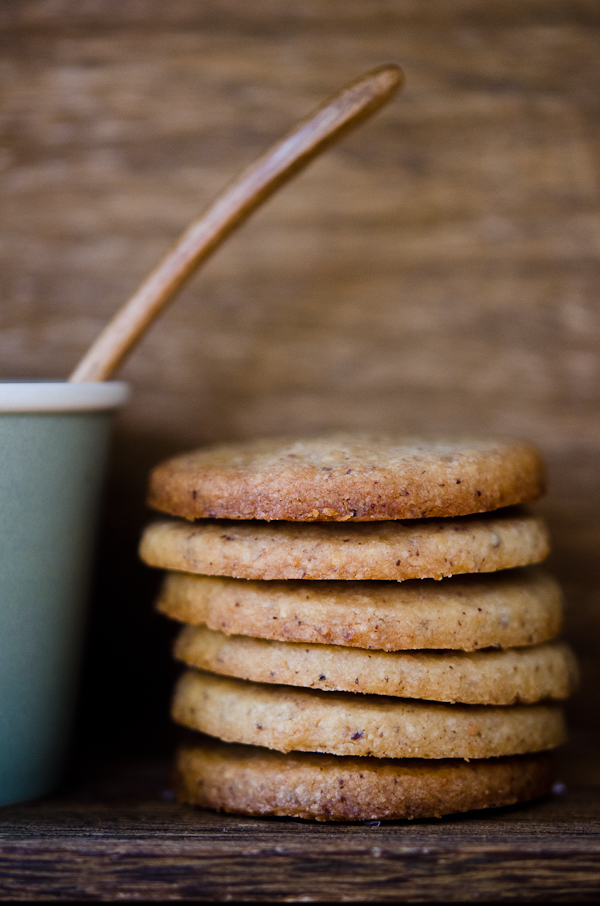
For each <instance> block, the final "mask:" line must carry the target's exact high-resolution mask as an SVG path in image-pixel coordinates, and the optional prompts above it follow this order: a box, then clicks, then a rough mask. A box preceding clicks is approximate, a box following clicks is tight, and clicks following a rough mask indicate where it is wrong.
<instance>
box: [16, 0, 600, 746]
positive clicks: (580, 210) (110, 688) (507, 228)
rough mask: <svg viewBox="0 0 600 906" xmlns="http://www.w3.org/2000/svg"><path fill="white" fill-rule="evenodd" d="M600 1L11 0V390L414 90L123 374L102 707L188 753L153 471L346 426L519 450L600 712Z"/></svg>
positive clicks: (582, 704)
mask: <svg viewBox="0 0 600 906" xmlns="http://www.w3.org/2000/svg"><path fill="white" fill-rule="evenodd" d="M599 26H600V7H598V5H597V4H595V3H593V2H585V0H580V2H576V0H573V2H566V0H565V2H558V0H544V2H542V0H522V2H516V0H506V2H503V0H489V2H486V0H426V2H422V3H416V2H413V0H369V2H368V3H365V2H364V0H343V2H342V0H330V2H327V3H325V2H322V0H305V2H303V3H301V4H298V3H292V2H291V0H279V2H275V0H255V2H252V3H248V4H243V3H237V2H233V0H203V2H201V3H198V2H195V0H172V2H169V3H164V2H161V0H119V2H116V0H88V2H77V3H73V2H68V0H22V2H18V0H17V2H11V0H5V2H4V3H3V4H2V5H1V7H0V42H1V49H0V83H1V97H0V120H1V130H2V136H3V138H2V148H1V149H0V177H1V198H2V214H1V223H0V274H1V285H2V305H1V306H0V376H1V377H3V378H10V377H38V378H39V377H52V378H61V377H64V376H66V375H67V374H68V373H69V371H70V370H71V368H72V367H73V366H74V364H75V363H76V361H77V360H78V358H79V356H80V355H81V354H82V352H83V351H84V349H85V348H86V347H87V345H88V344H89V343H90V342H91V340H92V339H93V338H94V337H95V336H96V334H97V333H98V331H99V330H100V328H101V327H102V325H103V324H104V323H105V322H106V320H107V319H108V317H109V316H110V315H111V313H112V312H113V311H114V310H115V309H116V308H117V306H118V305H119V304H120V303H121V302H122V300H124V299H125V298H126V297H127V295H128V294H129V293H130V292H131V291H132V290H133V289H134V288H135V287H136V285H137V283H138V282H139V281H140V280H141V279H142V278H143V277H144V276H145V274H146V273H147V272H148V270H149V269H150V268H151V267H152V266H153V265H154V263H155V262H156V261H157V259H158V258H159V257H160V256H161V255H162V253H163V252H164V250H165V249H166V248H167V247H168V245H169V244H170V243H171V242H172V241H173V240H174V239H175V238H176V237H177V235H178V234H179V233H180V232H181V231H182V230H183V228H184V227H185V226H186V225H187V223H188V222H189V221H190V220H191V219H192V218H193V217H195V216H196V215H197V214H198V213H199V212H200V211H201V210H202V208H203V207H204V206H205V205H206V204H207V203H208V202H209V201H210V200H211V198H212V197H213V196H214V195H215V194H216V193H217V192H218V191H219V190H220V188H221V187H222V185H223V184H224V183H225V182H227V181H228V180H229V179H230V178H231V177H232V176H234V175H235V174H236V172H237V171H238V170H239V169H240V168H241V167H243V166H244V165H246V164H247V163H248V162H249V161H250V160H252V158H253V157H254V156H255V155H256V154H258V153H259V152H260V151H261V150H263V149H264V148H265V147H266V146H267V145H268V144H269V143H270V142H271V141H273V140H274V139H275V138H277V137H278V136H279V135H280V134H281V133H282V132H283V131H284V130H286V129H287V128H288V127H289V126H290V125H291V124H292V123H293V122H294V121H295V120H296V119H297V118H298V117H300V116H302V115H304V114H306V113H307V112H308V111H309V110H310V109H311V107H313V106H314V105H316V104H317V103H318V102H320V100H321V99H322V98H323V97H324V96H327V95H328V94H329V93H331V92H333V91H335V90H337V89H338V88H339V87H340V86H341V85H342V84H343V83H344V82H345V81H347V80H348V79H350V78H352V77H354V76H355V75H357V74H358V73H360V72H361V71H363V70H365V69H368V68H371V67H372V66H374V65H377V64H379V63H382V62H388V61H394V62H399V63H400V64H401V65H402V66H403V67H404V69H405V72H406V78H407V81H406V88H405V91H404V92H403V94H402V95H401V96H400V97H399V98H397V99H396V100H395V101H394V102H393V103H392V104H391V105H390V106H389V107H388V108H386V109H385V110H384V111H382V112H381V113H380V114H379V115H378V116H377V118H376V119H374V120H373V121H372V122H370V123H368V124H366V125H365V126H363V127H362V128H361V129H360V130H359V131H358V132H356V133H354V134H353V135H352V136H350V137H348V138H347V139H346V140H345V141H344V142H343V144H341V145H340V146H338V147H336V148H335V149H333V150H332V151H331V152H330V153H329V154H328V155H327V156H326V157H325V158H323V159H321V160H319V161H317V162H316V163H315V164H314V165H313V166H312V168H311V169H310V170H309V171H307V172H306V173H305V174H304V175H303V176H302V177H301V178H300V179H299V180H298V181H297V182H296V183H294V184H293V185H291V186H289V187H287V188H286V189H285V190H284V191H282V192H281V194H280V195H279V196H278V197H276V198H275V199H274V200H273V201H272V202H270V203H269V204H268V206H267V207H266V208H265V209H264V210H262V211H261V212H260V213H259V214H258V215H257V216H256V217H255V218H254V219H253V220H252V221H251V222H250V223H249V224H247V225H246V227H245V228H244V229H243V231H241V232H240V233H239V234H238V235H237V236H235V237H234V238H233V239H232V240H230V242H229V243H228V245H227V246H226V247H225V248H224V249H223V250H222V251H221V252H219V253H218V255H217V256H216V257H215V258H214V259H213V260H212V261H211V262H210V263H209V264H208V266H207V267H206V268H205V269H204V271H203V272H202V273H201V274H200V275H198V276H197V277H196V278H195V279H194V281H193V282H192V283H191V284H190V286H189V287H188V288H187V289H186V290H185V292H184V293H183V294H182V295H181V297H180V298H179V299H178V300H177V301H176V302H175V304H174V305H173V307H172V309H171V310H170V311H169V312H168V313H167V315H166V316H165V317H163V318H162V320H161V321H160V322H159V324H158V325H157V326H156V327H155V328H154V329H153V330H152V332H151V333H150V334H149V335H148V337H147V338H146V340H145V342H144V343H143V345H142V346H141V347H140V348H139V349H138V351H137V352H136V353H135V355H134V356H133V357H132V359H131V360H130V362H129V363H128V364H127V366H126V367H125V369H124V370H123V376H124V377H125V378H127V379H128V380H130V381H131V383H132V385H133V389H134V396H133V400H132V402H131V404H130V405H129V407H128V408H127V410H126V411H125V412H123V414H122V416H121V417H120V418H119V422H118V426H117V432H116V439H115V445H114V452H113V458H112V463H111V472H110V480H109V493H108V502H107V508H106V513H105V521H104V531H103V539H104V540H103V545H102V552H101V556H100V562H99V573H98V575H99V578H98V583H97V592H96V601H95V605H94V612H93V617H92V626H91V641H90V650H89V654H88V659H87V664H86V682H85V687H84V695H83V699H82V708H81V727H80V737H81V738H82V739H85V740H87V743H86V744H88V743H89V744H90V745H93V746H94V747H97V746H99V745H103V744H105V745H106V746H108V747H111V746H112V747H113V748H114V747H115V746H120V747H126V746H128V745H131V746H134V747H135V746H138V747H140V746H141V747H149V746H150V747H156V746H159V745H160V744H162V743H161V741H162V742H164V744H165V745H166V744H168V743H169V731H168V730H167V724H166V721H165V717H164V715H165V713H166V703H167V698H168V687H169V684H170V682H171V678H172V675H173V667H172V665H171V664H170V661H169V656H168V650H167V648H168V646H167V642H166V639H167V638H168V637H169V634H170V633H171V629H170V627H167V626H166V624H165V622H164V621H162V620H161V619H160V618H158V617H156V616H154V615H153V614H152V613H151V611H150V599H151V595H152V592H153V588H154V587H155V583H156V577H154V576H153V575H150V574H149V573H148V572H147V571H145V570H143V569H142V568H141V567H140V566H139V565H137V563H136V559H135V546H136V539H137V537H138V535H139V531H140V527H141V525H142V524H143V522H144V520H146V519H147V518H148V514H147V513H146V512H145V510H144V506H143V494H144V485H145V481H146V475H147V472H148V469H149V468H150V466H151V465H152V464H153V463H155V462H156V461H158V460H159V459H161V458H162V457H163V456H165V455H167V454H170V453H172V452H174V451H180V450H184V449H186V448H190V447H193V446H197V445H200V444H204V443H207V442H213V441H219V440H223V439H236V438H244V437H253V436H257V435H261V434H276V433H283V432H285V433H287V432H314V431H316V430H322V429H330V428H341V427H343V428H380V429H390V430H404V429H407V430H410V431H414V430H416V431H427V432H432V431H447V430H452V431H463V430H465V431H478V432H489V431H493V432H497V431H500V432H510V433H514V434H518V435H522V436H525V437H528V438H530V439H532V440H534V441H535V442H537V443H538V444H539V445H540V446H541V448H542V449H543V451H544V453H545V455H546V457H547V459H548V463H549V467H550V476H551V493H550V495H549V497H548V499H547V501H546V502H545V503H544V504H543V510H544V512H546V513H547V515H548V517H549V519H550V523H551V528H552V531H553V535H554V540H555V554H554V555H553V562H552V565H553V568H554V570H555V572H556V573H557V574H558V575H559V577H560V578H561V579H562V580H563V582H564V583H565V587H566V589H567V593H568V598H569V603H570V613H569V624H568V634H569V636H570V638H572V639H573V641H574V643H575V645H576V646H577V649H578V651H579V654H580V656H581V658H582V662H583V666H584V693H583V694H582V695H580V696H579V698H578V699H577V700H576V701H575V702H574V704H573V707H572V709H571V710H572V720H573V722H574V724H576V725H580V726H586V725H587V726H591V725H592V724H593V722H594V721H597V717H598V714H599V713H600V670H599V668H598V666H597V664H598V647H599V643H600V600H599V598H600V595H599V591H598V588H599V585H598V580H599V578H600V565H599V563H598V559H599V558H598V542H599V541H600V528H599V525H598V512H599V510H600V487H599V482H598V471H599V470H598V456H599V453H600V410H599V405H598V404H599V401H600V381H599V375H600V308H599V305H598V296H599V292H598V290H599V288H600V270H599V267H598V261H599V255H600V215H599V212H598V200H599V180H598V156H599V134H600V129H599V126H598V123H599V119H598V107H599V104H600V100H599V99H600V78H599V77H600V54H599V52H598V50H599V46H600V42H599V37H600V28H599Z"/></svg>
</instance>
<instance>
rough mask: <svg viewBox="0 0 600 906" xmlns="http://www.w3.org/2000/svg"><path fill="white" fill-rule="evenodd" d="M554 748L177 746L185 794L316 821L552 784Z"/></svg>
mask: <svg viewBox="0 0 600 906" xmlns="http://www.w3.org/2000/svg"><path fill="white" fill-rule="evenodd" d="M553 780H554V770H553V763H552V758H551V756H549V755H548V753H543V754H538V755H517V756H515V757H512V758H493V759H484V760H481V761H471V762H465V761H458V760H443V761H423V760H419V759H397V760H394V759H375V758H352V757H348V756H339V755H337V756H336V755H317V754H314V753H312V752H311V753H305V752H302V753H299V752H290V753H288V754H286V755H283V754H282V753H280V752H272V751H269V750H268V749H263V748H259V747H256V746H242V745H235V744H234V745H232V744H231V743H223V742H217V741H216V740H209V739H206V738H201V739H200V741H199V742H198V743H196V744H195V745H194V744H189V745H184V746H182V747H181V748H180V749H179V752H178V753H177V762H176V769H175V790H176V792H177V795H178V797H179V799H180V801H181V802H185V803H188V804H191V805H198V806H201V807H203V808H213V809H219V810H222V811H226V812H237V813H238V814H240V813H241V814H244V815H257V816H260V815H286V816H288V817H291V818H308V819H313V820H316V821H365V820H386V819H387V820H390V819H402V818H404V819H406V818H408V819H412V818H433V817H435V818H439V817H441V816H442V815H447V814H452V813H454V812H465V811H470V810H471V809H482V808H490V807H495V806H503V805H512V804H513V803H515V802H526V801H527V800H530V799H535V798H537V797H538V796H544V795H546V794H547V793H549V792H550V789H551V785H552V782H553Z"/></svg>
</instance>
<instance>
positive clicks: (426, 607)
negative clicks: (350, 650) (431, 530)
mask: <svg viewBox="0 0 600 906" xmlns="http://www.w3.org/2000/svg"><path fill="white" fill-rule="evenodd" d="M156 606H157V608H158V610H160V611H161V613H164V614H165V615H166V616H169V617H171V618H172V619H175V620H179V621H180V622H182V623H190V624H193V625H196V626H197V625H202V624H206V625H207V626H208V627H209V628H210V629H219V630H221V631H223V632H226V633H228V634H229V635H250V636H256V637H258V638H264V639H276V640H278V641H282V642H322V643H327V644H330V645H345V646H350V647H356V648H368V649H381V650H384V651H399V650H401V649H423V648H444V649H462V650H464V651H473V650H476V649H478V648H488V647H490V646H498V647H500V648H515V647H518V646H521V645H535V644H538V643H540V642H545V641H547V640H548V639H553V638H555V637H556V636H557V635H559V634H560V631H561V628H562V594H561V590H560V587H559V585H558V583H557V582H556V581H555V580H554V579H553V578H552V577H551V576H550V575H548V573H546V572H544V570H542V569H541V568H539V567H529V568H524V569H520V570H509V571H505V572H499V573H494V574H492V575H478V576H477V575H475V576H455V577H454V578H452V579H444V581H443V582H435V581H433V580H432V579H414V580H411V581H408V582H327V581H324V582H306V581H304V582H302V581H293V580H290V581H288V582H252V581H248V580H247V579H224V578H220V577H216V576H195V575H191V574H190V573H176V572H173V573H169V574H168V575H167V576H166V577H165V581H164V583H163V586H162V589H161V592H160V595H159V598H158V601H157V605H156Z"/></svg>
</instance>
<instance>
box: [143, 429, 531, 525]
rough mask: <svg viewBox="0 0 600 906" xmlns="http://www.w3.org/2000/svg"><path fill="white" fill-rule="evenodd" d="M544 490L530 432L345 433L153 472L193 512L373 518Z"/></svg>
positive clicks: (158, 484)
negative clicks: (523, 435)
mask: <svg viewBox="0 0 600 906" xmlns="http://www.w3.org/2000/svg"><path fill="white" fill-rule="evenodd" d="M544 490H545V474H544V465H543V462H542V459H541V457H540V454H539V453H538V451H537V450H536V449H535V448H534V447H532V446H530V445H529V444H526V443H524V442H523V441H519V440H512V439H507V438H499V439H495V438H490V439H481V438H470V437H463V438H458V439H452V438H448V439H444V438H441V439H437V440H427V439H425V438H421V437H392V436H384V435H348V434H337V435H333V436H329V437H321V438H314V439H312V440H306V439H304V440H299V439H293V438H283V439H267V440H252V441H247V442H245V443H239V444H229V445H225V446H219V447H213V448H209V449H205V450H198V451H197V452H193V453H187V454H186V455H184V456H177V457H175V458H174V459H170V460H168V461H167V462H164V463H161V464H160V465H159V466H157V467H156V468H155V469H154V471H153V472H152V475H151V478H150V491H149V495H148V502H149V504H150V506H152V507H154V508H155V509H157V510H161V511H162V512H164V513H170V514H171V515H173V516H183V517H185V518H186V519H198V518H205V517H211V518H217V519H264V520H271V519H285V520H292V521H300V522H315V521H331V520H333V521H341V522H344V521H355V522H364V521H366V522H370V521H372V520H387V519H421V518H424V517H431V516H465V515H468V514H470V513H485V512H488V511H490V510H495V509H498V508H499V507H506V506H512V505H514V504H517V503H529V502H531V501H533V500H537V499H538V497H540V496H541V495H542V494H543V492H544Z"/></svg>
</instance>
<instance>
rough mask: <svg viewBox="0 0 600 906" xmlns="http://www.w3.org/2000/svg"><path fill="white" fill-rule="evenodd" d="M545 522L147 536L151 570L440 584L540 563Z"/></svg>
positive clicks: (221, 525)
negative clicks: (461, 576) (450, 578)
mask: <svg viewBox="0 0 600 906" xmlns="http://www.w3.org/2000/svg"><path fill="white" fill-rule="evenodd" d="M548 548H549V543H548V532H547V529H546V527H545V525H544V522H543V520H542V519H540V518H539V517H537V516H531V515H528V514H525V513H521V512H519V511H516V512H515V511H514V510H509V511H505V512H503V513H494V514H492V515H486V516H463V517H462V518H460V519H424V520H422V521H419V522H377V523H359V524H354V525H344V524H340V523H335V522H319V523H308V524H307V523H293V522H285V523H278V524H276V525H272V524H270V523H268V522H239V523H235V522H219V521H214V522H212V521H208V522H199V523H196V524H195V525H190V524H189V523H186V522H183V521H182V520H169V521H161V522H155V523H153V524H151V525H149V526H148V527H147V528H146V530H145V531H144V534H143V536H142V541H141V545H140V556H141V558H142V560H144V561H145V562H146V563H147V564H148V565H149V566H158V567H161V568H163V569H171V570H181V571H183V572H189V573H202V574H204V575H209V576H232V577H234V578H237V579H344V580H347V579H388V580H389V579H393V580H396V581H404V580H405V579H441V578H443V577H445V576H452V575H455V574H459V573H478V572H493V571H495V570H498V569H510V568H511V567H514V566H527V565H528V564H530V563H539V562H540V561H541V560H543V559H544V557H545V556H546V555H547V553H548Z"/></svg>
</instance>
